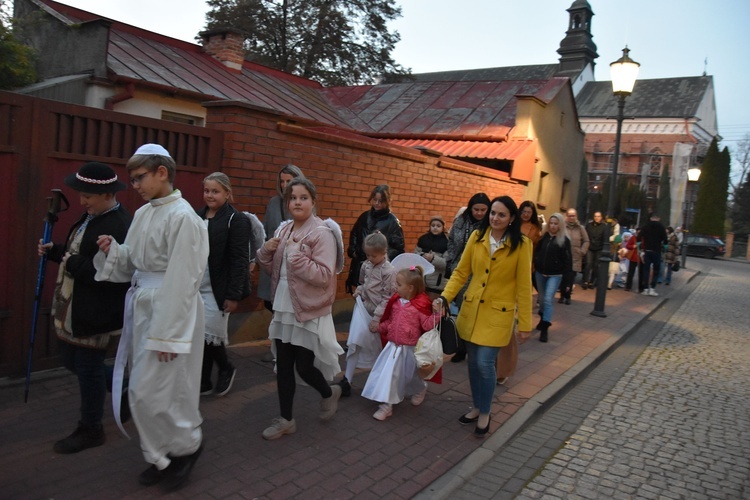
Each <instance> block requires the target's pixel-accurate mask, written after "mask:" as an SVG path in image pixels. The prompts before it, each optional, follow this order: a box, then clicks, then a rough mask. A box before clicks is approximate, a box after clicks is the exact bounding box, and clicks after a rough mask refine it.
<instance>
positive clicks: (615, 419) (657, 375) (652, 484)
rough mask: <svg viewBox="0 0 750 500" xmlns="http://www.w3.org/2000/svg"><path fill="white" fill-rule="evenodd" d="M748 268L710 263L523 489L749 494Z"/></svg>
mask: <svg viewBox="0 0 750 500" xmlns="http://www.w3.org/2000/svg"><path fill="white" fill-rule="evenodd" d="M749 274H750V268H748V266H742V265H738V264H733V263H726V262H721V263H719V262H716V263H715V264H712V265H711V268H710V270H709V272H708V273H707V275H706V276H705V278H704V279H703V280H702V281H701V283H700V284H699V285H698V287H697V289H696V291H695V292H694V293H692V294H691V295H690V296H689V297H688V298H687V300H685V302H684V303H683V304H682V306H681V307H680V309H679V310H678V312H677V313H676V314H675V315H673V316H672V318H671V320H670V321H669V322H668V323H667V324H665V325H664V326H663V328H662V329H661V331H659V332H658V334H657V335H656V337H655V338H654V339H653V341H652V342H651V344H650V345H648V347H647V348H646V349H645V350H644V351H643V353H642V354H641V356H640V357H639V358H638V359H637V360H636V362H635V363H634V364H633V365H632V366H631V367H630V369H628V370H627V372H626V373H625V374H624V376H623V377H622V378H621V379H620V380H619V382H618V383H617V384H616V385H615V386H614V388H613V389H612V390H611V391H610V392H609V393H608V394H607V395H606V396H605V397H604V398H603V400H602V401H601V402H600V403H599V404H598V405H596V406H595V408H594V409H593V411H591V413H590V414H589V415H588V417H587V418H586V419H585V420H584V421H583V423H582V425H580V427H578V429H577V430H575V432H573V434H572V435H571V436H570V438H569V439H568V440H567V442H566V444H565V445H564V446H563V447H562V448H561V449H560V450H559V451H558V452H557V453H555V454H554V456H553V457H552V458H551V459H550V460H549V461H548V462H547V463H546V464H545V465H544V466H543V468H541V470H539V471H538V473H537V475H536V477H535V478H534V479H533V480H531V481H530V482H529V483H528V484H527V485H526V487H525V489H523V491H522V492H521V493H520V494H519V495H518V496H517V498H520V499H536V498H544V499H546V498H565V499H577V498H587V499H588V498H731V499H735V498H737V499H739V498H748V497H750V476H749V472H750V333H749V328H748V319H750V309H749V308H748V305H750V288H749V287H748V286H747V283H748V275H749ZM496 496H497V497H503V496H504V495H503V494H500V493H497V494H496Z"/></svg>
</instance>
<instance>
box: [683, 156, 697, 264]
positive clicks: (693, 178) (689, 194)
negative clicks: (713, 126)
mask: <svg viewBox="0 0 750 500" xmlns="http://www.w3.org/2000/svg"><path fill="white" fill-rule="evenodd" d="M700 177H701V169H700V168H698V167H693V168H690V169H688V184H687V189H686V190H685V220H683V221H682V245H681V246H680V260H681V262H680V267H682V268H684V267H685V262H686V261H687V247H688V245H687V239H688V233H689V231H688V223H689V224H690V225H691V226H692V225H693V221H692V220H691V215H692V209H693V198H694V196H695V193H694V191H695V184H696V183H697V182H698V179H700Z"/></svg>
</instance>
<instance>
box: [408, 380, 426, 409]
mask: <svg viewBox="0 0 750 500" xmlns="http://www.w3.org/2000/svg"><path fill="white" fill-rule="evenodd" d="M426 395H427V384H425V386H424V389H422V391H421V392H418V393H417V394H414V395H413V396H412V397H411V404H413V405H414V406H419V405H421V404H422V402H423V401H424V397H425V396H426Z"/></svg>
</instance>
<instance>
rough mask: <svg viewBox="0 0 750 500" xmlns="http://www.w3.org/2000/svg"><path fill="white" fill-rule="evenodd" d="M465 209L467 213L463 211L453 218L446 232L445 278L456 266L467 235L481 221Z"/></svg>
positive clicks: (462, 251)
mask: <svg viewBox="0 0 750 500" xmlns="http://www.w3.org/2000/svg"><path fill="white" fill-rule="evenodd" d="M466 211H468V212H469V213H468V214H467V213H466V212H464V213H462V214H461V215H459V216H458V217H456V218H455V219H453V225H452V226H451V230H450V233H448V250H447V251H446V252H445V255H443V258H444V259H445V279H449V278H450V275H451V273H452V272H453V270H454V269H455V268H456V267H457V266H458V263H459V262H460V261H461V256H462V255H463V253H464V248H466V243H467V242H468V241H469V236H471V233H473V232H474V231H475V230H476V229H477V228H478V227H479V225H480V224H481V223H482V221H481V220H474V219H473V218H472V217H471V212H470V210H469V209H466Z"/></svg>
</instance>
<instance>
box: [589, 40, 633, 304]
mask: <svg viewBox="0 0 750 500" xmlns="http://www.w3.org/2000/svg"><path fill="white" fill-rule="evenodd" d="M629 52H630V50H629V49H628V48H627V47H625V48H624V49H622V57H621V58H619V59H618V60H617V61H615V62H613V63H612V64H610V65H609V69H610V73H611V75H612V92H613V93H614V95H615V97H616V98H617V132H616V133H615V155H614V158H613V159H612V180H611V181H610V186H609V200H608V202H607V216H608V217H610V218H611V217H614V213H613V212H614V210H615V195H616V193H617V166H618V163H619V161H620V138H621V135H622V122H623V120H624V119H625V116H624V111H625V99H626V98H627V97H628V96H629V95H630V94H632V93H633V87H634V86H635V80H636V78H638V69H639V68H640V66H641V65H640V64H638V63H637V62H635V61H633V60H632V59H631V58H630V57H629V56H628V53H629ZM604 224H605V226H604V248H602V253H601V258H600V259H599V277H598V279H597V285H596V300H595V302H594V310H593V311H591V314H593V315H594V316H599V317H600V318H606V317H607V314H606V313H605V312H604V302H605V301H606V298H607V284H608V281H609V280H608V276H609V263H610V262H611V261H612V255H611V252H610V242H609V235H610V226H609V223H607V222H606V221H605V223H604Z"/></svg>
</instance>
